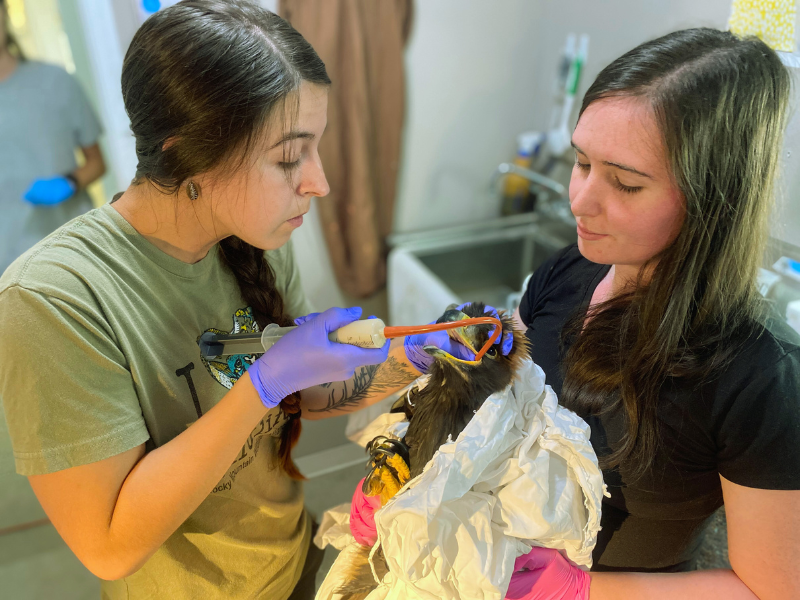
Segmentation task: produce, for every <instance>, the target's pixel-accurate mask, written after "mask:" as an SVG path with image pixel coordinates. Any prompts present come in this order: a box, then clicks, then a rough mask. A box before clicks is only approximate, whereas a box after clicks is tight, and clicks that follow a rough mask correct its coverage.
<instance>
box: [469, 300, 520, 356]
mask: <svg viewBox="0 0 800 600" xmlns="http://www.w3.org/2000/svg"><path fill="white" fill-rule="evenodd" d="M470 304H472V302H467V303H465V304H462V305H461V306H457V307H456V310H464V307H465V306H469V305H470ZM483 314H485V315H486V316H488V317H494V318H495V319H497V320H498V321H499V320H500V315H499V314H498V312H497V309H496V308H494V307H492V306H489V305H486V306H485V307H484V308H483ZM492 333H494V327H492ZM489 335H491V334H489ZM497 344H502V346H501V347H500V352H502V354H503V356H508V353H509V352H511V348H512V347H513V346H514V334H513V333H511V332H510V331H506V332H505V333H504V334H503V335H501V336H500V337H499V338H498V340H497V341H496V342H495V343H494V345H497ZM478 350H480V348H478Z"/></svg>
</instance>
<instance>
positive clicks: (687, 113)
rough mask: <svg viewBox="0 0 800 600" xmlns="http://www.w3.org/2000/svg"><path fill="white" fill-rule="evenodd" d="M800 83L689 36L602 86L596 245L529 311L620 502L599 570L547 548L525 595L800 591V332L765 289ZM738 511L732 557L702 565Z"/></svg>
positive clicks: (592, 154)
mask: <svg viewBox="0 0 800 600" xmlns="http://www.w3.org/2000/svg"><path fill="white" fill-rule="evenodd" d="M790 88H791V86H790V76H789V73H788V71H787V69H786V68H785V67H784V66H783V65H782V64H781V60H780V59H779V57H778V56H777V55H776V53H775V52H774V51H773V50H771V49H770V48H769V47H768V46H767V45H766V44H764V43H763V42H761V41H760V40H758V39H755V38H752V39H740V38H737V37H736V36H734V35H733V34H731V33H729V32H723V31H717V30H713V29H690V30H685V31H678V32H675V33H672V34H669V35H666V36H664V37H662V38H659V39H657V40H654V41H651V42H647V43H645V44H642V45H641V46H639V47H637V48H634V49H633V50H631V51H630V52H628V53H626V54H624V55H623V56H621V57H620V58H618V59H617V60H615V61H613V62H612V63H611V64H610V65H608V66H607V67H606V68H605V69H604V70H603V71H602V72H601V73H600V74H599V75H598V77H597V79H596V80H595V82H594V83H593V84H592V86H591V87H590V88H589V90H588V91H587V92H586V96H585V97H584V100H583V105H582V107H581V111H580V117H579V119H578V124H577V126H576V128H575V131H574V133H573V135H572V145H573V147H574V150H575V166H574V169H573V171H572V178H571V181H570V187H569V197H570V204H571V208H572V212H573V214H574V215H575V218H576V220H577V222H578V244H577V245H573V246H569V247H567V248H565V249H564V250H563V251H560V252H558V253H557V254H556V255H554V256H553V257H552V258H550V259H549V260H548V261H546V262H545V263H544V264H543V265H542V266H541V267H539V269H537V271H536V272H535V273H534V274H533V277H532V278H531V280H530V283H529V285H528V289H527V292H526V294H525V296H524V297H523V299H522V302H521V304H520V308H519V311H518V313H517V317H518V318H519V319H520V325H521V326H523V327H525V328H526V331H527V335H528V338H529V340H530V341H531V345H532V350H531V356H532V358H533V360H534V361H535V362H537V363H538V364H539V365H540V366H541V367H542V368H543V370H544V371H545V373H546V376H547V383H548V384H549V385H551V386H552V387H553V389H554V390H555V391H556V392H557V393H558V396H559V401H560V402H561V403H562V404H563V405H564V406H566V407H567V408H570V409H572V410H574V411H576V412H577V413H578V414H579V415H580V416H581V417H583V418H584V419H586V421H587V422H588V423H589V425H590V427H591V441H592V445H593V446H594V449H595V451H596V452H597V455H598V457H599V459H600V465H601V466H602V467H603V468H604V473H603V474H604V479H605V482H606V484H607V485H608V490H609V492H610V494H611V495H610V497H609V498H606V499H605V500H604V501H603V514H602V521H601V525H602V530H601V531H600V533H599V536H598V543H597V546H596V547H595V550H594V567H593V572H592V573H591V574H587V573H583V572H582V571H580V570H579V569H577V568H576V567H574V566H573V565H570V564H568V563H567V561H566V560H565V559H564V558H562V557H561V555H560V554H559V553H558V552H556V551H554V550H547V549H541V548H538V549H535V551H534V552H533V553H532V554H531V555H529V556H527V557H523V558H522V559H520V561H518V564H517V566H518V568H519V569H520V573H518V574H516V575H515V578H514V579H512V586H511V587H510V588H509V593H508V596H507V597H508V598H510V599H514V600H523V599H524V600H543V599H547V600H550V599H555V598H559V599H564V600H576V599H579V600H585V599H586V598H589V599H590V600H606V599H612V598H613V599H616V600H626V599H629V598H630V599H636V600H660V599H664V600H672V599H677V598H686V599H691V598H699V599H702V600H714V599H719V600H723V599H724V600H731V599H734V598H736V599H749V600H752V599H754V598H759V599H760V600H788V599H789V598H800V559H798V555H800V337H799V336H798V335H797V333H796V332H794V331H793V330H791V329H790V328H789V326H788V324H787V323H786V322H785V321H784V320H783V319H781V318H780V317H779V316H778V315H777V314H776V313H775V312H774V311H773V310H772V308H771V307H770V306H769V305H767V303H766V302H765V301H764V299H763V298H762V297H761V296H760V295H759V293H758V290H757V287H756V285H755V283H756V275H757V273H758V267H759V266H760V263H761V260H762V257H763V255H764V249H765V242H766V239H767V226H768V216H769V214H770V208H771V206H772V201H773V197H774V188H775V180H776V176H777V171H778V166H779V159H780V152H781V142H782V138H783V132H784V129H785V126H786V117H787V110H788V104H789V92H790ZM723 503H724V505H725V511H726V516H727V527H728V546H729V548H728V549H729V556H730V564H731V567H732V568H731V569H714V570H701V571H693V569H694V559H695V554H696V551H697V549H698V547H699V545H700V542H701V541H702V537H703V532H704V530H705V528H706V525H707V524H708V522H709V517H711V515H713V514H714V512H715V511H716V510H717V509H718V508H719V507H720V506H722V505H723Z"/></svg>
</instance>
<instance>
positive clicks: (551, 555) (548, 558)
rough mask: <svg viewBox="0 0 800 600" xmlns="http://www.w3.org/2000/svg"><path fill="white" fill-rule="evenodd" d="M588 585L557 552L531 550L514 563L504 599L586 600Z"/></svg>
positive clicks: (548, 549)
mask: <svg viewBox="0 0 800 600" xmlns="http://www.w3.org/2000/svg"><path fill="white" fill-rule="evenodd" d="M590 583H591V578H590V577H589V574H588V573H586V572H584V571H582V570H580V569H579V568H578V567H576V566H575V565H573V564H572V563H570V562H569V561H568V560H567V559H566V558H564V557H563V556H562V555H561V553H560V552H559V551H558V550H553V549H551V548H538V547H534V548H531V551H530V552H528V554H523V555H522V556H520V557H519V558H517V560H516V562H515V563H514V574H513V575H512V576H511V583H509V585H508V592H506V600H589V585H590Z"/></svg>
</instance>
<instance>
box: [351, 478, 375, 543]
mask: <svg viewBox="0 0 800 600" xmlns="http://www.w3.org/2000/svg"><path fill="white" fill-rule="evenodd" d="M362 485H364V479H362V480H361V481H359V482H358V485H357V486H356V491H355V493H353V502H352V504H351V505H350V533H352V534H353V537H354V538H356V541H357V542H358V543H359V544H361V545H362V546H374V545H375V542H376V541H378V531H377V528H376V527H375V511H376V510H378V509H379V508H380V507H381V497H380V496H366V495H364V492H363V491H361V486H362Z"/></svg>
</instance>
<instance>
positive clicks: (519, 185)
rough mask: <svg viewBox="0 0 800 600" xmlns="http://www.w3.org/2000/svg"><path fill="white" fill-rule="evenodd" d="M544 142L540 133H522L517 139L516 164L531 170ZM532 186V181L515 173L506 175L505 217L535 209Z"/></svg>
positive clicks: (504, 183)
mask: <svg viewBox="0 0 800 600" xmlns="http://www.w3.org/2000/svg"><path fill="white" fill-rule="evenodd" d="M543 141H544V135H542V134H541V133H539V132H538V131H526V132H525V133H521V134H520V135H519V136H518V137H517V156H516V157H515V158H514V164H515V165H517V166H519V167H523V168H525V169H530V168H531V163H532V162H533V159H534V157H535V156H536V155H537V154H538V153H539V149H540V148H541V146H542V142H543ZM530 185H531V183H530V181H528V180H527V179H525V178H524V177H521V176H519V175H517V174H515V173H509V174H508V175H506V178H505V181H504V182H503V205H502V214H503V215H516V214H520V213H523V212H531V211H532V210H533V209H534V207H535V205H536V196H535V195H534V194H533V193H531V190H530Z"/></svg>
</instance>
